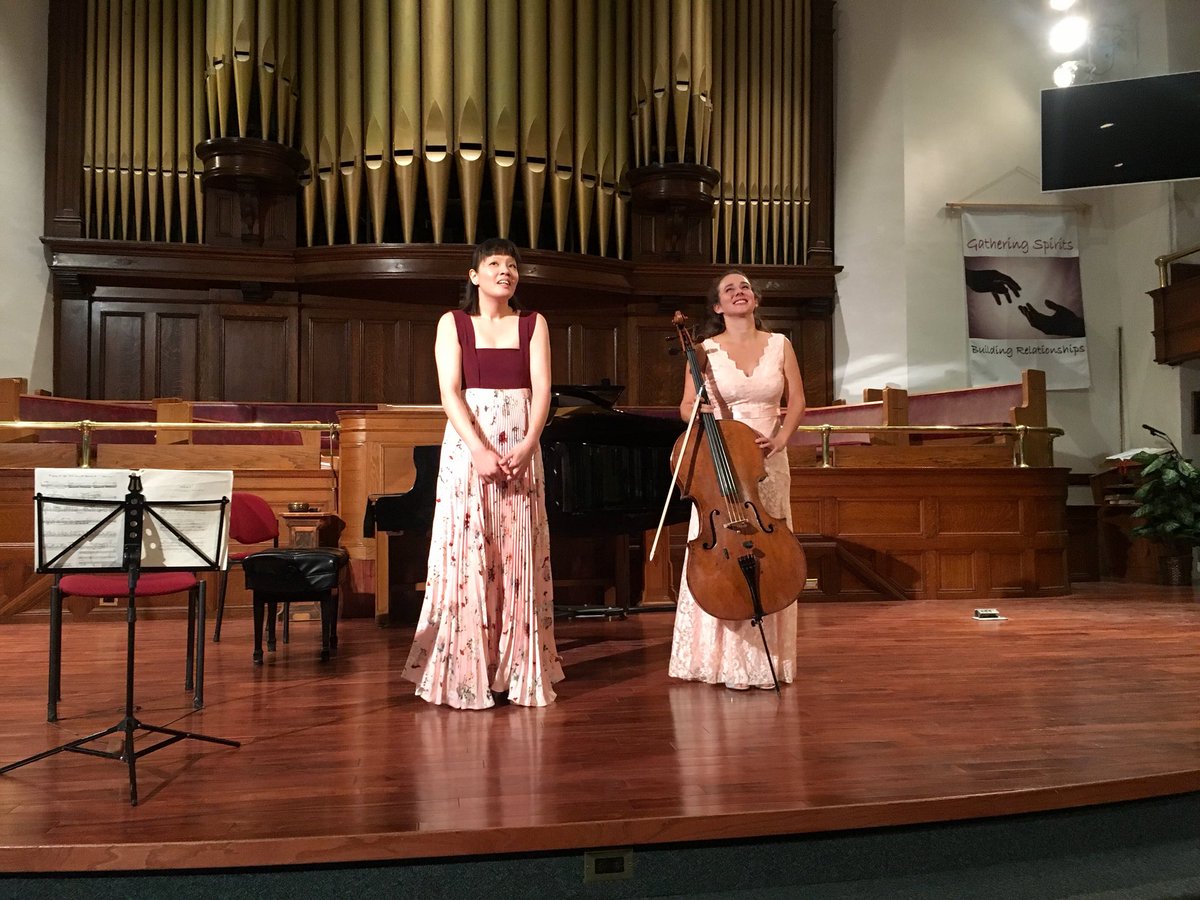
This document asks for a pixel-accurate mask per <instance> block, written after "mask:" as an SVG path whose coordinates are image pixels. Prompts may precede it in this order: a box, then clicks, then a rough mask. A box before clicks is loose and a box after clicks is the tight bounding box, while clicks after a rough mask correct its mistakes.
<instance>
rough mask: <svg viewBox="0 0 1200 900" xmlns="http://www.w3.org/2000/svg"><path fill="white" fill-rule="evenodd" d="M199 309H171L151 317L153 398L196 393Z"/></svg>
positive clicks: (198, 390) (191, 398)
mask: <svg viewBox="0 0 1200 900" xmlns="http://www.w3.org/2000/svg"><path fill="white" fill-rule="evenodd" d="M200 345H201V313H200V310H192V311H184V310H178V309H172V310H169V311H163V312H160V313H158V314H157V315H156V316H155V317H154V334H153V346H154V353H153V363H154V376H153V381H152V385H153V393H152V396H154V397H181V398H183V399H184V400H194V399H195V398H197V397H199V396H200Z"/></svg>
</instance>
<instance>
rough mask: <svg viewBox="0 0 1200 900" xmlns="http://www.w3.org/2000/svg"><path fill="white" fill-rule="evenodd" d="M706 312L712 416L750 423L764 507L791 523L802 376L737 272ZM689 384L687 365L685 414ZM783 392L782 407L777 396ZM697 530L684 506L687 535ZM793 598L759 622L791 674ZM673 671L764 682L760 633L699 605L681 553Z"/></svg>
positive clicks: (744, 684)
mask: <svg viewBox="0 0 1200 900" xmlns="http://www.w3.org/2000/svg"><path fill="white" fill-rule="evenodd" d="M710 299H711V305H710V310H711V315H710V318H709V321H708V322H707V323H706V325H705V327H704V328H703V331H704V332H705V333H707V334H708V335H709V337H708V338H707V339H705V340H704V341H703V342H701V343H700V344H699V345H698V346H697V348H696V356H697V361H698V362H699V363H700V366H701V371H702V372H703V373H704V382H705V386H706V388H707V393H708V398H709V400H710V401H711V403H712V410H711V411H712V412H713V414H714V415H715V416H716V417H717V418H718V419H730V418H732V419H738V420H739V421H742V422H745V423H746V424H747V425H749V426H750V427H751V428H753V429H754V430H755V431H757V432H758V445H759V447H761V448H762V451H763V456H764V458H765V462H764V464H765V466H766V471H767V477H766V478H765V479H764V480H762V481H760V482H759V484H758V492H759V497H760V498H761V500H762V502H763V506H764V507H765V508H766V511H767V512H768V513H770V514H771V515H772V516H775V517H776V518H780V519H783V520H785V521H786V522H787V524H788V527H789V528H790V527H791V525H792V514H791V500H790V493H791V484H792V477H791V473H790V472H789V470H788V459H787V452H786V448H787V443H788V441H789V440H790V439H791V437H792V435H793V434H794V433H795V431H796V427H797V426H798V425H799V424H800V418H801V416H803V414H804V385H803V384H802V383H801V380H800V365H799V363H798V362H797V360H796V352H795V350H794V349H793V348H792V343H791V341H789V340H788V339H787V338H786V337H785V336H784V335H782V334H773V333H771V332H769V331H767V330H765V329H764V328H763V327H762V324H761V321H760V320H759V317H758V305H759V295H758V291H757V290H756V289H755V288H754V286H753V285H752V284H751V283H750V280H749V279H748V278H747V277H746V276H745V275H743V274H742V273H741V272H730V273H728V274H727V275H725V276H724V277H723V278H721V280H720V281H719V282H717V285H716V289H715V291H714V294H713V296H712V297H711V298H710ZM695 401H696V390H695V386H694V384H693V382H692V377H691V373H690V372H689V373H687V374H686V377H685V380H684V387H683V401H682V402H681V403H680V405H679V411H680V414H681V415H682V416H683V418H684V419H688V418H690V417H691V415H692V407H693V405H694V404H695ZM785 402H786V407H787V413H786V415H782V414H781V410H780V406H781V404H783V403H785ZM698 533H699V521H698V519H697V516H696V513H695V511H694V510H693V513H692V524H691V528H690V531H689V535H688V537H689V540H690V539H691V538H693V537H695V536H696V535H697V534H698ZM796 621H797V614H796V605H795V604H794V603H793V604H792V605H791V606H789V607H788V608H787V609H785V610H783V611H782V612H778V613H775V614H773V615H769V616H766V617H765V618H764V619H763V621H762V625H761V627H762V628H763V630H764V633H765V635H766V638H767V644H768V645H769V646H770V648H771V657H772V661H773V662H774V667H775V674H776V675H777V676H778V678H779V680H780V681H781V682H790V681H792V680H793V678H794V677H795V670H796ZM668 671H669V672H670V674H671V675H672V676H673V677H675V678H685V679H688V680H690V681H704V682H708V683H709V684H721V683H724V685H725V686H726V687H728V688H731V689H734V690H746V689H747V688H749V687H750V686H752V685H753V686H754V687H761V688H773V687H774V682H773V680H772V678H771V669H770V666H768V664H767V654H766V651H764V650H763V641H762V636H761V635H759V633H758V629H757V628H755V627H754V626H753V625H752V624H751V623H750V622H749V621H744V622H737V621H730V620H726V619H717V618H715V617H713V616H710V615H709V614H708V613H706V612H705V611H704V610H702V609H701V608H700V607H699V606H698V605H697V604H696V600H695V598H694V597H693V596H692V592H691V589H690V588H689V587H688V583H687V563H686V560H685V562H684V573H683V577H682V578H681V579H680V583H679V603H678V606H677V608H676V612H675V633H674V639H673V640H672V643H671V664H670V669H669V670H668Z"/></svg>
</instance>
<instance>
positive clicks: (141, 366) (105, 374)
mask: <svg viewBox="0 0 1200 900" xmlns="http://www.w3.org/2000/svg"><path fill="white" fill-rule="evenodd" d="M205 299H207V292H205V291H171V290H146V289H140V288H108V287H104V288H97V289H96V292H95V295H94V297H93V300H92V303H91V304H90V306H91V312H90V319H91V334H92V337H91V341H90V348H91V350H90V353H85V354H84V355H85V356H87V357H88V358H89V359H90V365H91V370H92V371H91V377H90V382H91V386H92V392H93V393H92V394H91V395H90V398H91V399H105V400H143V399H149V398H151V397H182V398H183V399H186V400H193V399H196V398H197V397H199V396H200V391H201V362H200V360H201V358H202V357H203V341H204V309H205V307H204V305H203V301H204V300H205Z"/></svg>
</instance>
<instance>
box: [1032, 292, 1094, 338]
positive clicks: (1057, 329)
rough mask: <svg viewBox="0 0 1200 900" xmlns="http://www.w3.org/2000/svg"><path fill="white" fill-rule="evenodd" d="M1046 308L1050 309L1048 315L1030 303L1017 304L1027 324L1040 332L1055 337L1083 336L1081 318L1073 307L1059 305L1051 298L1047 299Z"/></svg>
mask: <svg viewBox="0 0 1200 900" xmlns="http://www.w3.org/2000/svg"><path fill="white" fill-rule="evenodd" d="M1045 302H1046V308H1047V309H1049V310H1052V311H1053V312H1052V313H1051V314H1050V315H1047V314H1046V313H1044V312H1039V311H1038V310H1036V309H1034V308H1033V304H1032V303H1022V304H1020V305H1019V306H1017V309H1019V310H1020V311H1021V315H1023V316H1024V317H1025V318H1026V319H1028V320H1029V324H1030V325H1032V326H1033V327H1034V328H1036V329H1037V330H1038V331H1040V332H1041V333H1042V334H1049V335H1053V336H1055V337H1069V338H1079V337H1083V319H1082V318H1080V316H1079V314H1078V313H1076V312H1075V310H1073V309H1067V308H1066V307H1065V306H1060V305H1059V304H1057V303H1055V302H1054V301H1053V300H1047V301H1045Z"/></svg>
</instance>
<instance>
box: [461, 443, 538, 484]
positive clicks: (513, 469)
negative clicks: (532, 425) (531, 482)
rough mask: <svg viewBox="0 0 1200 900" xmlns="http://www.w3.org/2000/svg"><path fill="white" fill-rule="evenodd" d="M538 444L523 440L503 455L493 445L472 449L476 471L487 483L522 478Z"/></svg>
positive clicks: (502, 482)
mask: <svg viewBox="0 0 1200 900" xmlns="http://www.w3.org/2000/svg"><path fill="white" fill-rule="evenodd" d="M535 449H537V445H536V444H530V443H529V442H528V441H521V442H520V443H519V444H517V445H516V446H515V447H513V448H512V450H511V451H509V452H508V453H507V454H505V455H503V456H501V455H500V454H499V453H497V452H496V451H495V450H493V449H492V448H491V447H482V446H481V447H478V448H477V449H475V450H472V451H471V460H472V462H473V463H474V464H475V471H476V472H478V473H479V477H480V479H481V480H482V481H483V482H484V483H485V484H501V485H503V484H507V483H508V482H509V481H515V480H520V479H522V478H524V477H525V474H526V472H528V470H529V464H530V462H531V461H532V460H533V452H534V450H535Z"/></svg>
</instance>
